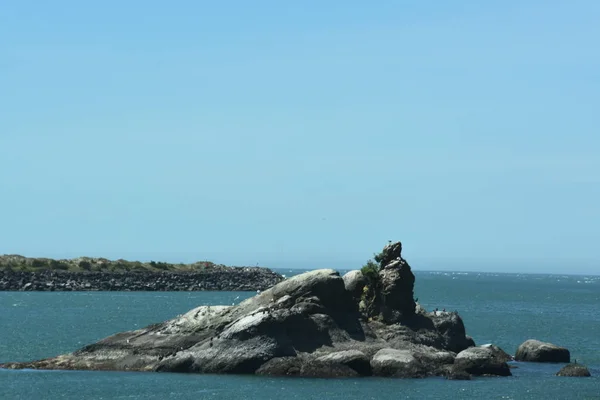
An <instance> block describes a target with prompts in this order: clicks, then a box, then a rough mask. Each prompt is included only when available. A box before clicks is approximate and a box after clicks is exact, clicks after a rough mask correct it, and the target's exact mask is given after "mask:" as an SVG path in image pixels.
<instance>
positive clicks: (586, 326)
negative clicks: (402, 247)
mask: <svg viewBox="0 0 600 400" xmlns="http://www.w3.org/2000/svg"><path fill="white" fill-rule="evenodd" d="M416 276H417V283H416V287H415V295H416V296H417V297H418V298H419V302H420V303H421V304H422V305H424V306H425V307H426V308H428V309H434V308H436V307H439V308H440V309H442V308H446V309H448V310H458V311H459V312H460V313H461V315H462V316H463V319H464V320H465V324H466V326H467V332H468V333H469V334H470V335H471V336H473V337H474V338H475V341H476V342H477V343H478V344H484V343H489V342H493V343H495V344H498V345H499V346H501V347H502V348H504V349H505V350H507V351H508V352H509V353H512V354H514V352H515V350H516V348H517V346H518V345H519V344H520V343H522V342H523V341H524V340H526V339H529V338H537V339H540V340H544V341H549V342H553V343H556V344H559V345H562V346H565V347H567V348H569V349H570V350H571V356H572V358H576V359H577V361H578V362H579V363H584V364H586V365H588V367H590V370H591V372H592V375H593V377H592V378H561V377H556V376H554V374H555V373H556V372H557V371H558V370H559V369H560V367H561V366H560V365H547V364H546V365H544V364H524V363H517V366H518V367H519V368H517V369H513V374H514V376H513V377H510V378H480V379H476V380H473V381H447V380H444V379H441V378H431V379H423V380H414V379H412V380H399V379H379V378H363V379H336V380H326V379H298V378H265V377H254V376H214V375H186V374H154V373H121V372H73V371H8V370H0V399H130V400H137V399H282V398H285V399H360V400H366V399H398V398H411V399H420V398H432V399H454V398H492V399H496V398H497V399H502V398H504V399H585V398H588V399H591V398H596V399H600V312H598V307H599V306H600V277H593V276H588V277H586V276H557V275H516V274H484V273H482V274H478V273H435V272H417V273H416ZM250 295H251V293H240V292H173V293H164V292H162V293H149V292H137V293H134V292H120V293H118V292H80V293H68V292H55V293H46V292H36V293H31V292H28V293H23V292H0V362H4V361H23V360H32V359H39V358H44V357H50V356H54V355H57V354H61V353H65V352H70V351H73V350H75V349H77V348H79V347H81V346H83V345H85V344H88V343H92V342H94V341H96V340H98V339H101V338H103V337H106V336H108V335H110V334H113V333H115V332H118V331H123V330H130V329H135V328H139V327H143V326H145V325H148V324H150V323H155V322H160V321H163V320H165V319H168V318H172V317H174V316H175V315H177V314H180V313H184V312H186V311H187V310H189V309H191V308H193V307H196V306H198V305H201V304H232V303H237V302H239V301H241V300H243V299H244V298H246V297H248V296H250Z"/></svg>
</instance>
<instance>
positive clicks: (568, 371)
mask: <svg viewBox="0 0 600 400" xmlns="http://www.w3.org/2000/svg"><path fill="white" fill-rule="evenodd" d="M556 376H577V377H588V376H592V374H590V371H589V370H588V369H587V367H586V366H585V365H582V364H567V365H565V366H564V367H562V368H561V369H560V371H558V372H557V373H556Z"/></svg>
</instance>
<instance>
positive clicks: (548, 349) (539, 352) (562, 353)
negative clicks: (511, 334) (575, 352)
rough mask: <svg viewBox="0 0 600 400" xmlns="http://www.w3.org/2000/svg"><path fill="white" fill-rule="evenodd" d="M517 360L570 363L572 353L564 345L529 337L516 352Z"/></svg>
mask: <svg viewBox="0 0 600 400" xmlns="http://www.w3.org/2000/svg"><path fill="white" fill-rule="evenodd" d="M515 360H517V361H532V362H554V363H568V362H571V353H570V352H569V350H567V349H566V348H564V347H560V346H557V345H555V344H552V343H545V342H541V341H539V340H535V339H529V340H526V341H525V342H523V343H522V344H521V345H520V346H519V348H518V349H517V352H516V354H515Z"/></svg>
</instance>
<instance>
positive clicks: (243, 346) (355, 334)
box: [0, 244, 510, 378]
mask: <svg viewBox="0 0 600 400" xmlns="http://www.w3.org/2000/svg"><path fill="white" fill-rule="evenodd" d="M386 249H388V250H387V252H386V251H384V258H385V259H386V260H388V259H389V260H388V261H389V262H388V264H387V265H386V268H387V269H385V268H384V269H383V270H382V274H381V278H382V285H381V288H380V289H381V290H382V291H381V293H378V295H380V296H381V297H380V298H381V299H383V302H382V305H383V306H384V307H385V308H384V310H385V311H386V313H387V314H386V313H383V312H382V318H372V317H370V316H369V315H365V314H362V313H361V312H360V311H359V307H358V303H357V301H356V300H357V298H356V295H357V291H358V289H357V288H358V287H360V285H361V283H360V282H361V278H360V276H358V275H357V274H356V273H354V274H353V276H352V278H351V279H350V277H348V276H346V277H345V279H343V278H342V277H341V276H340V275H339V274H338V273H337V272H336V271H334V270H330V269H322V270H316V271H311V272H307V273H304V274H301V275H297V276H294V277H292V278H290V279H287V280H285V281H282V282H280V283H278V284H277V285H275V286H273V287H272V288H270V289H268V290H265V291H263V292H261V293H260V294H257V295H256V296H254V297H252V298H249V299H247V300H245V301H243V302H241V303H240V304H238V305H234V306H201V307H197V308H195V309H193V310H191V311H189V312H187V313H186V314H184V315H181V316H178V317H177V318H174V319H172V320H169V321H165V322H163V323H159V324H154V325H151V326H148V327H146V328H143V329H139V330H135V331H129V332H123V333H118V334H116V335H113V336H110V337H108V338H105V339H103V340H100V341H99V342H97V343H95V344H92V345H89V346H86V347H83V348H82V349H80V350H78V351H76V352H74V353H70V354H65V355H61V356H58V357H54V358H49V359H45V360H39V361H33V362H21V363H7V364H3V365H0V367H4V368H15V369H18V368H34V369H36V368H37V369H81V370H121V371H129V370H131V371H159V372H195V373H235V374H258V375H284V376H321V377H337V376H370V375H376V376H394V377H426V376H431V375H439V376H442V375H443V376H449V371H451V372H452V373H451V375H452V376H453V377H455V378H460V377H462V378H464V377H465V376H466V375H467V374H468V375H469V376H470V374H474V375H479V374H495V375H504V374H505V371H504V366H505V365H506V364H505V362H504V361H503V359H502V358H501V357H497V358H494V357H496V355H497V354H499V352H496V351H495V350H494V349H490V348H476V349H475V350H472V351H470V352H469V351H468V350H466V349H468V348H469V347H470V346H474V342H473V340H472V339H471V338H469V337H468V336H466V333H465V327H464V324H463V321H462V319H461V318H460V316H459V315H458V314H457V313H455V312H432V313H428V312H426V311H425V310H422V309H421V310H420V311H419V312H418V313H415V302H414V300H413V285H414V275H413V274H412V272H411V271H410V266H408V263H406V261H404V260H403V259H401V258H398V257H400V251H401V245H399V244H391V245H389V246H387V247H386ZM394 256H396V257H394ZM351 283H352V284H351ZM465 351H467V352H466V353H465ZM457 353H458V356H457ZM456 365H458V367H456ZM455 367H456V368H455ZM506 370H507V368H506ZM507 375H510V372H508V374H507Z"/></svg>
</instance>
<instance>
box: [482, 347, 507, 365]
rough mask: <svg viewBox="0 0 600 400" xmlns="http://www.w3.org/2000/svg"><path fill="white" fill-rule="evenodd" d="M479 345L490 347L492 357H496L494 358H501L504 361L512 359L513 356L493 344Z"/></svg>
mask: <svg viewBox="0 0 600 400" xmlns="http://www.w3.org/2000/svg"><path fill="white" fill-rule="evenodd" d="M480 347H482V348H485V349H490V350H491V351H492V354H494V357H495V358H496V360H502V361H504V362H509V361H514V359H515V358H514V357H513V356H511V355H510V354H508V353H507V352H505V351H504V350H502V349H501V348H500V347H498V346H496V345H495V344H491V343H488V344H482V345H481V346H480Z"/></svg>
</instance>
